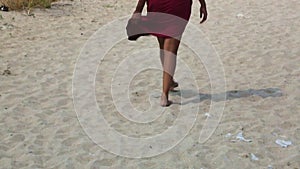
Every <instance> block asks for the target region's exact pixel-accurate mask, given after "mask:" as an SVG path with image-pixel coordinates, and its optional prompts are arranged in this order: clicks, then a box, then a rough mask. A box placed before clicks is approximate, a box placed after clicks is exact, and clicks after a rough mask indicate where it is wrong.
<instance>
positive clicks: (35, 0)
mask: <svg viewBox="0 0 300 169" xmlns="http://www.w3.org/2000/svg"><path fill="white" fill-rule="evenodd" d="M54 1H57V0H0V5H5V6H8V7H9V9H10V10H20V9H21V10H22V9H26V10H30V9H31V8H32V7H39V8H50V7H51V3H52V2H54Z"/></svg>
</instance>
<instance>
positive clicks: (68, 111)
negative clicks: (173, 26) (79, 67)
mask: <svg viewBox="0 0 300 169" xmlns="http://www.w3.org/2000/svg"><path fill="white" fill-rule="evenodd" d="M135 3H136V1H135V0H122V1H116V0H105V1H104V0H100V1H95V0H82V1H79V0H74V1H69V0H65V1H59V2H57V3H55V4H53V5H52V8H51V9H34V10H33V11H32V15H31V16H28V15H26V12H23V11H19V12H16V11H10V12H0V15H1V17H0V37H1V39H0V41H1V42H0V44H1V45H0V168H1V169H10V168H18V169H19V168H101V169H102V168H112V169H117V168H130V169H134V168H155V169H156V168H163V169H165V168H166V169H174V168H180V169H181V168H182V169H185V168H191V169H193V168H195V169H196V168H198V169H199V168H203V169H215V168H230V169H231V168H268V167H269V168H274V169H275V168H276V169H283V168H293V169H295V168H300V146H299V144H300V141H299V140H300V124H299V122H300V114H299V113H300V112H299V111H300V106H299V105H300V104H299V103H300V85H299V84H300V78H299V77H300V58H299V55H300V50H299V46H300V40H299V37H300V30H299V27H300V22H299V19H300V13H299V11H300V4H299V2H298V1H296V0H290V1H275V0H265V1H253V0H250V1H233V0H229V1H221V0H218V1H207V6H208V11H209V18H208V21H207V22H206V23H205V24H203V25H198V22H199V18H198V17H199V14H198V8H199V4H198V2H196V1H195V2H194V6H193V13H192V17H191V21H190V23H191V24H194V25H197V27H198V28H200V29H201V30H202V32H203V33H204V34H205V37H206V38H208V39H209V41H210V42H211V44H212V45H213V46H214V47H215V49H216V51H217V53H218V54H219V56H220V59H221V61H222V63H223V69H224V73H225V79H226V90H225V91H224V92H223V94H225V95H226V96H227V98H226V99H219V100H218V99H213V96H215V95H218V94H219V95H220V94H222V92H220V93H219V92H217V93H212V92H211V90H210V89H211V87H210V83H209V76H208V74H207V71H206V70H205V66H204V65H203V63H201V62H200V61H199V60H197V57H196V55H195V54H194V53H193V52H192V51H191V50H190V49H189V48H188V46H186V45H185V44H182V46H181V47H180V50H179V53H178V58H179V59H180V60H181V61H184V62H185V64H186V65H188V67H189V68H190V69H191V71H192V72H193V76H194V77H195V78H194V79H195V81H196V84H197V85H198V89H199V90H198V91H196V95H198V96H200V99H199V100H194V101H192V102H189V103H188V105H190V106H196V107H198V108H199V109H198V110H197V113H198V117H197V119H196V121H195V125H194V126H193V127H192V129H191V130H190V131H189V133H188V135H187V136H186V137H185V138H184V140H183V141H181V142H180V143H179V144H178V145H177V146H175V147H174V148H172V149H171V150H169V151H167V152H165V153H163V154H160V155H158V156H154V157H150V158H141V159H134V158H125V157H122V156H119V155H116V154H112V153H110V152H109V151H106V150H104V149H102V148H101V147H100V146H98V145H97V144H95V143H94V141H93V140H92V139H90V137H89V136H88V134H87V133H86V132H85V130H84V128H82V126H81V125H80V123H79V120H78V118H77V114H76V112H75V108H74V105H73V95H72V80H73V73H74V69H75V64H76V62H77V59H78V56H79V54H80V51H81V49H82V48H83V46H84V44H85V43H86V41H87V40H88V39H89V37H90V36H92V35H93V33H94V32H95V31H97V30H98V29H99V28H101V27H102V26H103V25H105V24H107V23H109V22H110V21H113V20H116V19H118V18H120V17H123V16H127V15H129V14H131V12H132V11H133V9H134V6H135ZM156 47H157V42H156V40H155V38H153V37H145V38H141V39H139V41H138V42H128V41H127V40H126V39H124V40H122V41H121V42H120V43H118V44H116V45H115V46H114V48H112V49H111V50H110V52H109V53H107V55H106V56H105V58H104V59H103V60H102V62H101V64H100V65H99V68H98V70H97V74H96V81H95V84H96V87H95V93H96V99H97V103H98V106H99V107H100V108H101V111H102V114H103V116H104V117H105V118H106V119H107V121H108V122H109V123H110V124H111V126H112V127H113V128H114V129H115V130H116V131H118V132H120V133H122V134H124V135H127V136H131V137H147V136H152V135H156V134H159V133H162V132H163V131H165V130H166V129H168V128H169V127H171V126H172V125H173V124H174V121H175V119H176V117H179V114H180V113H179V112H180V108H181V106H180V105H178V104H174V105H172V106H171V107H170V108H167V109H166V111H165V113H163V114H162V115H161V116H160V117H159V118H158V119H156V120H155V121H154V122H151V123H150V124H138V123H133V122H131V121H128V120H127V119H126V118H124V117H122V116H120V115H119V114H118V111H117V109H116V105H114V102H113V100H112V93H111V92H110V87H111V84H112V83H113V81H112V78H113V77H114V71H115V70H116V68H117V66H118V65H119V64H120V63H122V61H123V60H124V58H125V54H126V53H130V52H132V51H134V50H136V49H143V48H153V49H155V48H156ZM150 55H153V57H155V58H156V59H157V60H156V61H157V63H159V58H158V51H157V53H155V52H154V53H150V54H149V57H150ZM147 57H148V56H147ZM179 65H183V64H181V62H179ZM127 66H128V67H129V68H132V67H136V66H137V63H136V62H135V61H134V60H133V61H131V62H128V65H127ZM181 68H182V66H178V70H177V72H176V75H175V78H176V80H178V82H179V84H180V85H181V86H183V89H184V84H186V85H188V84H189V83H187V82H189V81H186V80H185V78H186V76H185V75H186V74H185V73H187V70H185V69H184V70H182V71H180V69H181ZM160 89H161V72H160V71H158V70H148V71H143V72H140V73H139V74H138V75H137V76H135V78H134V79H133V80H132V82H131V83H130V85H129V93H130V101H131V104H132V106H133V107H134V108H135V109H137V110H139V111H145V110H147V109H148V108H149V106H150V104H149V101H148V98H149V93H151V92H152V94H153V91H155V92H156V93H155V92H154V96H151V97H152V99H153V100H154V101H153V102H154V103H158V100H159V91H160ZM115 92H116V94H117V96H120V97H122V94H123V93H122V92H123V89H122V88H118V89H116V91H115ZM157 93H158V95H157ZM181 93H184V92H181ZM187 94H188V93H187ZM194 94H195V93H194ZM151 97H150V98H151ZM170 97H171V99H172V100H174V101H176V102H180V99H181V98H180V92H177V93H171V96H170ZM188 97H189V96H186V98H188ZM214 102H215V103H225V104H226V105H225V108H224V112H223V116H222V119H221V120H220V122H219V126H218V127H217V129H216V131H215V132H214V133H213V135H212V136H211V137H210V138H209V139H208V140H207V141H206V142H205V143H199V142H198V138H199V131H201V128H202V127H203V125H204V123H205V120H206V118H207V117H206V116H205V113H207V112H209V108H210V105H211V104H212V103H214ZM122 106H125V105H122ZM156 106H158V105H156ZM156 108H157V109H160V108H159V107H156ZM124 110H125V111H126V107H125V108H124ZM240 132H243V135H244V137H245V138H246V139H251V142H244V141H237V140H236V135H237V134H238V133H240ZM277 139H283V140H289V141H292V145H291V146H289V147H287V148H282V147H280V146H279V145H277V144H276V143H275V141H276V140H277ZM116 146H117V145H116ZM152 146H155V145H152ZM251 154H254V155H255V156H256V157H257V158H258V160H254V159H251Z"/></svg>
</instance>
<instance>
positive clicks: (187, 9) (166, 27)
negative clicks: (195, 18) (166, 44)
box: [126, 0, 192, 40]
mask: <svg viewBox="0 0 300 169" xmlns="http://www.w3.org/2000/svg"><path fill="white" fill-rule="evenodd" d="M191 6H192V0H147V15H146V16H142V17H141V18H140V20H139V21H138V23H136V22H133V21H132V20H129V22H128V25H127V27H126V28H127V34H128V39H129V40H136V39H137V38H139V37H140V36H146V35H154V36H157V37H164V38H168V37H173V38H174V37H175V38H176V37H180V36H181V35H182V33H183V32H184V29H185V27H186V25H187V23H188V21H189V19H190V15H191Z"/></svg>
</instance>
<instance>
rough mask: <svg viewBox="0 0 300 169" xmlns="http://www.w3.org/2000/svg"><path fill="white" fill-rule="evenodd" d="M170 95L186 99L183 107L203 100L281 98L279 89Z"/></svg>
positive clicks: (182, 91)
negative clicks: (251, 97) (254, 97)
mask: <svg viewBox="0 0 300 169" xmlns="http://www.w3.org/2000/svg"><path fill="white" fill-rule="evenodd" d="M172 95H179V96H181V97H183V98H186V99H188V101H185V102H183V103H181V105H185V104H188V103H198V102H201V101H204V100H211V101H215V102H220V101H226V100H233V99H238V98H243V97H250V96H259V97H261V98H267V97H281V96H282V95H283V94H282V91H281V90H280V89H279V88H266V89H248V90H232V91H227V92H225V93H217V94H204V93H197V94H196V93H195V91H192V90H180V91H179V90H178V91H176V92H173V93H172Z"/></svg>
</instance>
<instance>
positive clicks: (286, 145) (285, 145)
mask: <svg viewBox="0 0 300 169" xmlns="http://www.w3.org/2000/svg"><path fill="white" fill-rule="evenodd" d="M276 144H278V145H280V146H281V147H283V148H287V147H288V146H290V145H292V142H291V141H285V140H280V139H277V140H276Z"/></svg>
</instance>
